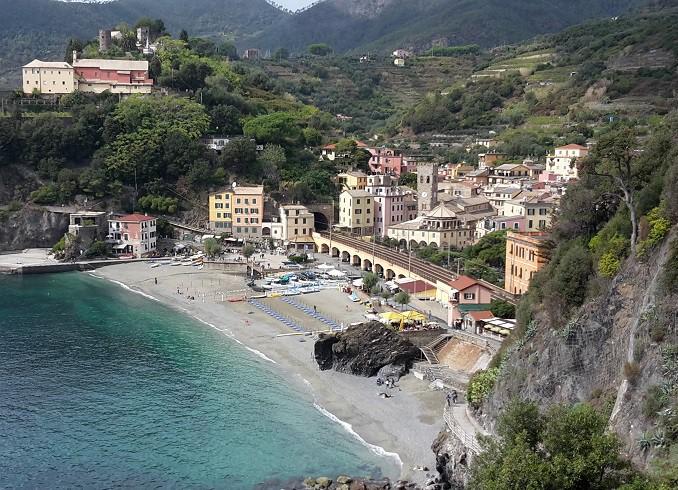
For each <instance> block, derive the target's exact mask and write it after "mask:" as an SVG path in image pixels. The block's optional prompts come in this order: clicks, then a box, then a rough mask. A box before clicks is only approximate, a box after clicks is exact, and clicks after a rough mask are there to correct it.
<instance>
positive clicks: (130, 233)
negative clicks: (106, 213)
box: [107, 214, 157, 257]
mask: <svg viewBox="0 0 678 490" xmlns="http://www.w3.org/2000/svg"><path fill="white" fill-rule="evenodd" d="M156 241H157V231H156V219H155V218H154V217H152V216H148V215H145V214H127V215H125V216H120V217H117V218H111V219H109V220H108V240H107V242H108V243H110V244H111V245H112V246H113V253H114V254H116V255H133V256H135V257H143V256H146V255H150V254H152V253H153V252H155V250H156Z"/></svg>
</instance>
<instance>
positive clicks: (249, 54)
mask: <svg viewBox="0 0 678 490" xmlns="http://www.w3.org/2000/svg"><path fill="white" fill-rule="evenodd" d="M242 59H244V60H258V59H259V50H258V49H256V48H248V49H246V50H245V51H244V52H243V54H242Z"/></svg>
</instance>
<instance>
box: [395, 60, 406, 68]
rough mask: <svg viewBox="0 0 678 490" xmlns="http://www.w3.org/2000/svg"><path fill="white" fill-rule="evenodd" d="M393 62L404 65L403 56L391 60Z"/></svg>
mask: <svg viewBox="0 0 678 490" xmlns="http://www.w3.org/2000/svg"><path fill="white" fill-rule="evenodd" d="M393 64H394V65H395V66H399V67H401V68H402V67H403V66H405V58H396V59H394V60H393Z"/></svg>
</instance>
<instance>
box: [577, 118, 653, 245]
mask: <svg viewBox="0 0 678 490" xmlns="http://www.w3.org/2000/svg"><path fill="white" fill-rule="evenodd" d="M637 145H638V141H637V136H636V132H635V130H634V129H633V128H630V127H621V128H619V129H614V130H612V131H610V132H609V133H606V134H604V135H602V136H601V137H600V139H599V140H598V143H597V144H596V146H595V148H594V149H593V151H592V152H591V155H590V156H589V157H588V158H587V159H585V160H584V162H583V164H582V170H583V171H584V172H586V173H588V174H589V175H595V176H599V177H604V178H606V179H608V180H609V181H610V182H611V183H612V184H613V185H614V187H615V188H616V189H617V191H618V192H619V193H620V197H621V198H622V201H623V202H624V204H625V205H626V208H627V209H628V211H629V219H630V220H631V254H632V255H633V254H635V251H636V242H637V240H638V210H637V204H636V196H635V192H636V189H637V188H638V187H639V186H640V184H642V180H641V176H640V169H639V157H638V153H637V151H636V150H637Z"/></svg>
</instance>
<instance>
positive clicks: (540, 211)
mask: <svg viewBox="0 0 678 490" xmlns="http://www.w3.org/2000/svg"><path fill="white" fill-rule="evenodd" d="M539 214H540V215H542V216H544V215H545V214H546V208H539Z"/></svg>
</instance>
